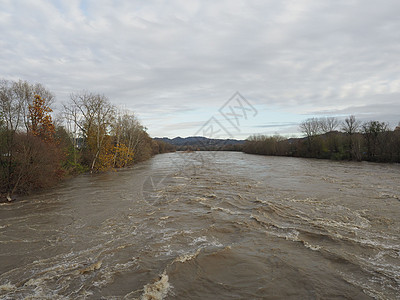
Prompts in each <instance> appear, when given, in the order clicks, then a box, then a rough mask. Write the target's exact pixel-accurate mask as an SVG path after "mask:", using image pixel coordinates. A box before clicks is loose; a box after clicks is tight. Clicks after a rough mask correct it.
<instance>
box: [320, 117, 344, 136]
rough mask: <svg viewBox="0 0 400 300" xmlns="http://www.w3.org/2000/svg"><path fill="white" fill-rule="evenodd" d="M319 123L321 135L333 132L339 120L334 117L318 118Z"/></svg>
mask: <svg viewBox="0 0 400 300" xmlns="http://www.w3.org/2000/svg"><path fill="white" fill-rule="evenodd" d="M319 123H320V129H321V131H322V133H328V132H332V131H335V130H336V128H337V127H338V126H339V120H338V119H337V118H335V117H326V118H320V119H319Z"/></svg>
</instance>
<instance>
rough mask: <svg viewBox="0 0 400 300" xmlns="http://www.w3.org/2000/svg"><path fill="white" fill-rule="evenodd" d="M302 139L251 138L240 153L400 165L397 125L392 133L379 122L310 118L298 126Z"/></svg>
mask: <svg viewBox="0 0 400 300" xmlns="http://www.w3.org/2000/svg"><path fill="white" fill-rule="evenodd" d="M299 129H300V131H301V132H302V133H303V135H304V138H289V139H288V138H284V137H282V136H280V135H275V136H265V135H253V136H251V137H249V138H248V139H247V140H246V143H245V144H244V146H243V151H244V152H246V153H253V154H262V155H279V156H294V157H309V158H325V159H335V160H356V161H361V160H366V161H374V162H397V163H400V123H399V126H397V127H396V128H395V129H394V130H391V129H390V127H389V125H388V124H387V123H385V122H380V121H368V122H364V123H362V122H360V121H359V120H357V119H356V118H355V116H353V115H351V116H349V117H347V118H345V119H344V120H343V121H342V122H341V121H340V120H338V119H337V118H334V117H327V118H310V119H307V120H305V121H303V122H301V123H300V125H299Z"/></svg>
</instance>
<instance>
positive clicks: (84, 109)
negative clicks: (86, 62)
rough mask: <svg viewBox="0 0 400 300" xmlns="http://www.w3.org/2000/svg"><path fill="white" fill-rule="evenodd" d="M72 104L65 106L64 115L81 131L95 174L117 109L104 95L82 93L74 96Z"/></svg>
mask: <svg viewBox="0 0 400 300" xmlns="http://www.w3.org/2000/svg"><path fill="white" fill-rule="evenodd" d="M70 100H71V101H70V102H69V103H67V104H64V105H63V107H64V115H66V116H67V118H68V120H69V121H70V122H73V123H74V124H75V125H76V126H77V127H78V128H79V130H80V133H81V134H82V138H83V141H84V145H83V146H84V147H86V148H87V150H88V152H89V153H90V156H91V163H90V170H91V171H92V172H93V170H94V168H95V165H96V162H97V160H98V158H99V155H100V152H101V151H102V150H103V146H104V143H105V138H106V136H107V135H108V134H109V133H110V130H111V127H110V126H111V124H112V121H113V118H114V112H115V107H114V106H113V105H112V104H111V102H110V101H109V100H108V98H107V97H105V96H104V95H99V94H93V93H89V92H82V93H80V94H72V95H71V97H70Z"/></svg>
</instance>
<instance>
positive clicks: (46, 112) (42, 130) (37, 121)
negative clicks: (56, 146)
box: [29, 95, 55, 142]
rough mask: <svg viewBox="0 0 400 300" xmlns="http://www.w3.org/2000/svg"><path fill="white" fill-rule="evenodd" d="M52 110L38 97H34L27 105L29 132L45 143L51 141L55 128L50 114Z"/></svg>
mask: <svg viewBox="0 0 400 300" xmlns="http://www.w3.org/2000/svg"><path fill="white" fill-rule="evenodd" d="M52 111H53V110H52V109H51V108H50V107H49V106H48V105H47V104H46V101H45V100H44V99H43V98H42V97H40V96H39V95H35V96H34V100H33V102H32V104H29V120H30V124H29V130H30V132H31V133H32V134H33V135H34V136H37V137H40V138H41V139H42V140H45V141H48V142H50V141H53V138H54V134H55V128H54V124H53V120H52V118H51V115H50V113H51V112H52Z"/></svg>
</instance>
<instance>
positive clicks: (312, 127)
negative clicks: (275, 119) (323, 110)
mask: <svg viewBox="0 0 400 300" xmlns="http://www.w3.org/2000/svg"><path fill="white" fill-rule="evenodd" d="M299 127H300V130H301V132H302V133H304V134H305V136H307V137H313V136H316V135H318V134H319V133H320V132H321V125H320V121H319V120H318V119H317V118H310V119H307V120H305V121H303V122H301V123H300V126H299Z"/></svg>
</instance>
